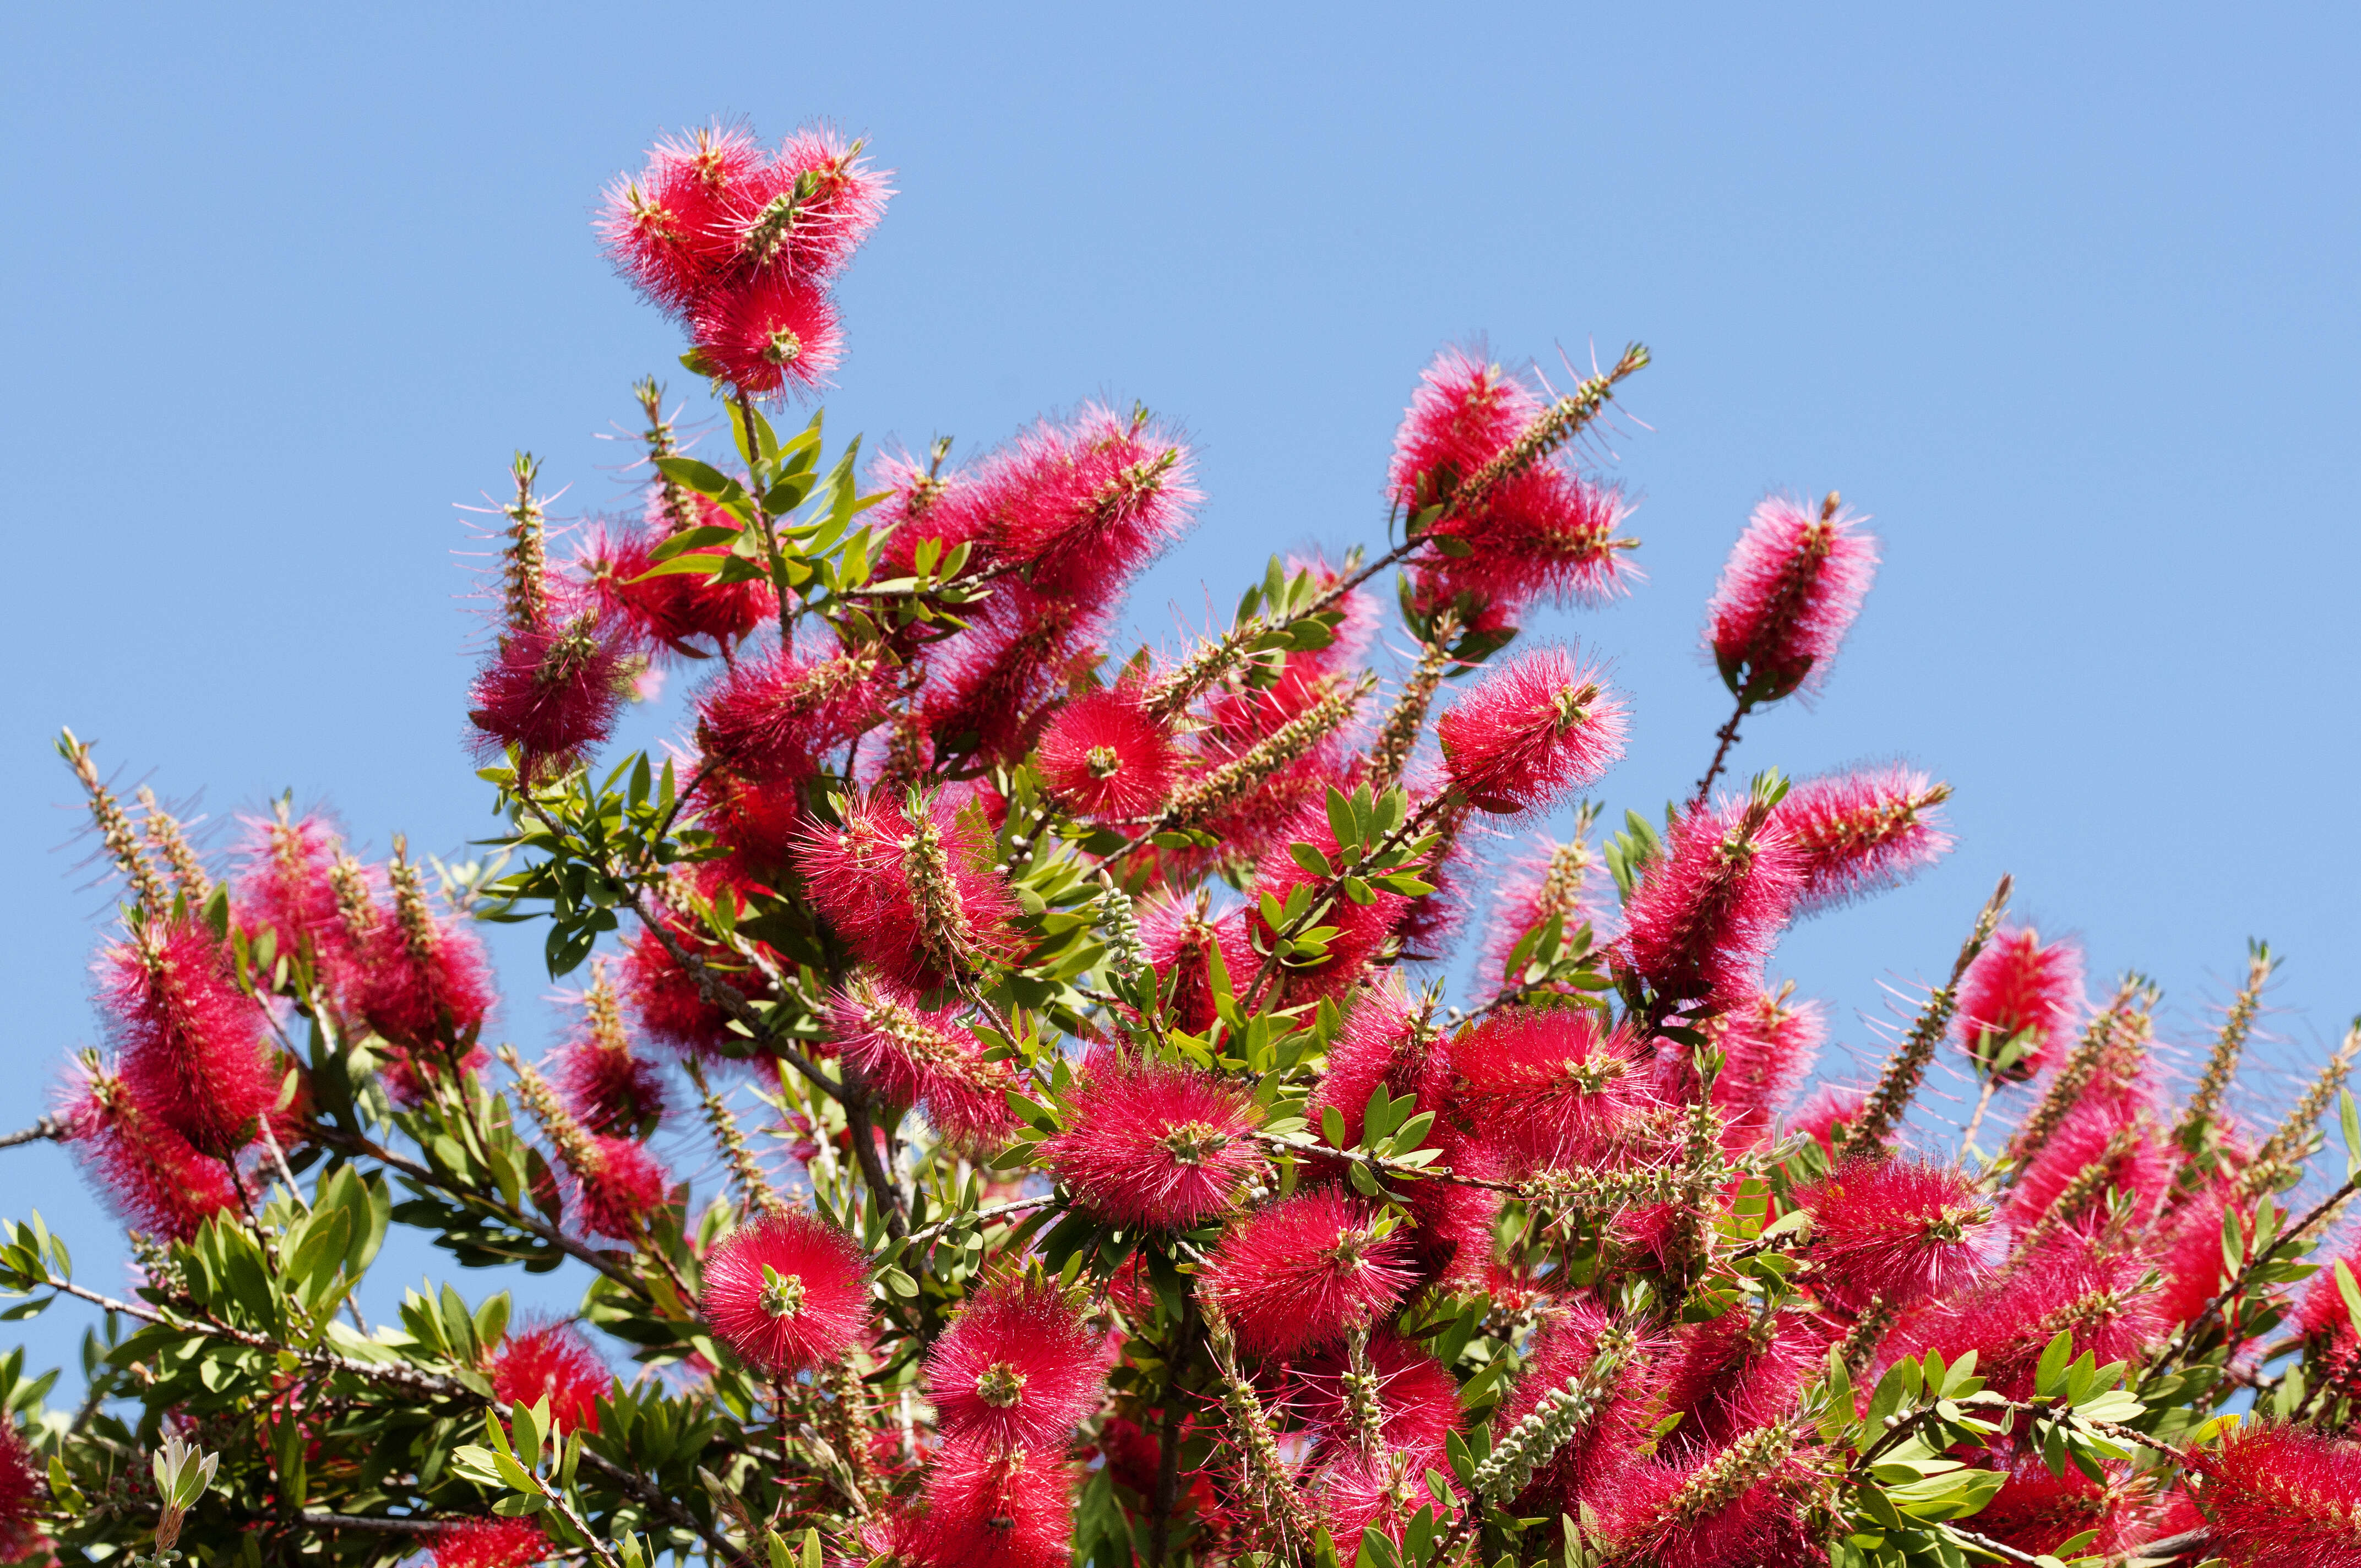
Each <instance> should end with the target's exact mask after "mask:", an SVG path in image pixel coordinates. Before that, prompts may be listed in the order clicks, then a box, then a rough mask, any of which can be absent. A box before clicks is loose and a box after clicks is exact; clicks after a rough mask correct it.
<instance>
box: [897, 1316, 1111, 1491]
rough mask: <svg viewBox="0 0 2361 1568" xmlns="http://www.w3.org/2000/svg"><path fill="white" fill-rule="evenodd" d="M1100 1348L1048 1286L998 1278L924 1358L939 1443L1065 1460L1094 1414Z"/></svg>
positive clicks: (1101, 1378)
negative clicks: (1070, 1440) (1069, 1445)
mask: <svg viewBox="0 0 2361 1568" xmlns="http://www.w3.org/2000/svg"><path fill="white" fill-rule="evenodd" d="M1104 1343H1105V1341H1104V1335H1102V1334H1099V1333H1096V1332H1093V1331H1092V1329H1091V1328H1090V1326H1089V1325H1088V1324H1087V1323H1086V1322H1084V1321H1083V1320H1082V1314H1081V1313H1080V1312H1078V1311H1076V1310H1074V1308H1073V1306H1072V1305H1071V1303H1070V1302H1068V1301H1067V1300H1066V1299H1065V1298H1064V1296H1063V1294H1062V1293H1061V1292H1060V1289H1059V1288H1058V1286H1057V1285H1056V1284H1055V1283H1054V1282H1051V1281H1047V1280H1042V1279H1038V1278H1036V1279H1027V1278H1025V1277H1022V1276H1018V1275H1004V1276H1002V1277H1000V1278H998V1279H995V1280H994V1281H992V1282H991V1283H990V1284H988V1285H985V1286H984V1287H983V1288H982V1289H981V1290H979V1291H978V1292H977V1293H976V1294H975V1295H974V1296H973V1297H972V1298H970V1299H969V1301H968V1305H967V1307H966V1309H965V1310H962V1311H961V1313H960V1315H959V1317H958V1319H957V1320H956V1321H953V1322H952V1324H951V1326H950V1329H949V1330H948V1331H947V1332H945V1333H944V1334H943V1336H942V1338H940V1339H939V1340H937V1341H936V1342H935V1346H934V1349H933V1350H932V1351H931V1352H930V1353H929V1354H928V1356H927V1395H928V1398H930V1399H932V1400H933V1401H934V1406H935V1419H936V1421H937V1423H938V1424H939V1427H940V1429H941V1431H942V1434H943V1436H944V1438H945V1439H946V1440H948V1441H950V1442H959V1443H974V1444H978V1445H981V1446H983V1447H984V1448H988V1449H996V1450H1006V1449H1033V1450H1036V1451H1038V1452H1040V1453H1059V1452H1060V1451H1062V1450H1063V1449H1064V1447H1065V1445H1066V1440H1067V1439H1068V1438H1069V1437H1071V1435H1072V1434H1073V1431H1074V1428H1075V1426H1076V1425H1077V1424H1079V1423H1080V1422H1081V1421H1082V1418H1083V1417H1085V1416H1087V1415H1089V1414H1090V1413H1091V1412H1092V1411H1093V1410H1094V1409H1098V1403H1099V1392H1100V1389H1101V1388H1102V1387H1104V1382H1105V1370H1106V1368H1105V1355H1104Z"/></svg>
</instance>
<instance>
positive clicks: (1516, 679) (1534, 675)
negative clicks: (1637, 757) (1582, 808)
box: [1434, 647, 1628, 815]
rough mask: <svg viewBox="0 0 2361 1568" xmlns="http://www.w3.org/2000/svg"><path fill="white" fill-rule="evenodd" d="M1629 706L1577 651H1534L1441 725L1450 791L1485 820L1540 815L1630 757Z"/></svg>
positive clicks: (1491, 678)
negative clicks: (1626, 743) (1626, 742)
mask: <svg viewBox="0 0 2361 1568" xmlns="http://www.w3.org/2000/svg"><path fill="white" fill-rule="evenodd" d="M1627 727H1628V721H1627V719H1626V718H1625V714H1624V707H1623V704H1622V702H1621V701H1620V700H1619V699H1618V698H1617V697H1616V696H1615V694H1614V693H1613V692H1611V691H1609V689H1608V687H1607V685H1606V684H1605V683H1604V682H1602V681H1601V680H1600V679H1599V678H1598V669H1597V667H1596V666H1594V665H1588V664H1583V663H1577V662H1576V655H1575V653H1574V652H1573V651H1572V650H1570V649H1566V648H1560V647H1547V648H1536V649H1534V650H1533V651H1532V652H1529V653H1525V654H1523V655H1521V656H1520V657H1518V658H1516V659H1512V660H1510V662H1509V663H1506V664H1504V665H1502V666H1501V667H1500V668H1499V669H1497V670H1495V671H1493V672H1492V673H1491V674H1489V675H1488V676H1486V677H1485V680H1484V683H1483V685H1479V686H1477V688H1476V689H1475V690H1474V691H1472V692H1470V693H1468V694H1467V695H1466V696H1464V697H1462V698H1460V699H1459V701H1458V702H1457V703H1456V704H1455V705H1454V706H1453V707H1450V708H1449V709H1448V710H1446V711H1445V712H1444V715H1443V717H1442V718H1439V719H1437V720H1436V721H1435V727H1434V728H1435V735H1436V738H1437V739H1438V740H1441V741H1442V743H1443V757H1444V764H1445V765H1446V766H1447V767H1448V768H1449V770H1450V773H1451V782H1452V783H1453V784H1455V785H1456V786H1458V788H1459V790H1460V791H1461V792H1462V793H1463V794H1465V795H1466V796H1467V798H1468V800H1469V801H1470V802H1471V803H1472V804H1473V805H1474V806H1476V807H1477V809H1478V810H1479V811H1489V812H1494V813H1498V814H1501V815H1509V814H1513V813H1515V812H1520V811H1529V810H1536V809H1539V808H1541V807H1543V806H1549V805H1550V804H1552V803H1553V802H1554V801H1556V800H1557V799H1558V798H1559V797H1560V796H1562V795H1565V792H1566V791H1568V790H1573V789H1587V788H1588V787H1589V786H1590V785H1591V784H1596V783H1597V782H1598V779H1599V776H1600V775H1601V774H1603V773H1606V772H1607V770H1608V769H1609V768H1610V767H1612V766H1614V764H1615V761H1616V759H1617V758H1619V757H1620V756H1622V754H1623V733H1624V730H1625V729H1626V728H1627Z"/></svg>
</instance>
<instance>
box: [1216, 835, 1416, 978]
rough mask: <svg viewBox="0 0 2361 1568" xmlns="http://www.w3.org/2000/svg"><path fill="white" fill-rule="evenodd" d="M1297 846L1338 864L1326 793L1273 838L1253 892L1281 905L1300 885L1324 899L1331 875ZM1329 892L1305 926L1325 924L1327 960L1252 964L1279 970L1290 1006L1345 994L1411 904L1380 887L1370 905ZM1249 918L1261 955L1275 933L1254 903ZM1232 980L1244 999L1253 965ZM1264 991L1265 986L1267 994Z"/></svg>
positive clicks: (1270, 960) (1259, 863)
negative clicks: (1313, 867)
mask: <svg viewBox="0 0 2361 1568" xmlns="http://www.w3.org/2000/svg"><path fill="white" fill-rule="evenodd" d="M1299 843H1301V844H1309V845H1311V846H1312V848H1313V849H1315V850H1319V851H1320V853H1321V854H1322V855H1323V856H1325V857H1326V858H1327V860H1328V862H1329V864H1331V865H1334V864H1336V863H1337V861H1338V860H1339V859H1340V858H1341V855H1340V851H1339V850H1338V849H1337V846H1336V830H1335V828H1334V827H1332V826H1330V824H1329V821H1328V810H1327V806H1325V804H1324V796H1323V804H1314V805H1309V806H1304V807H1303V808H1302V809H1301V810H1300V811H1298V812H1297V813H1296V814H1295V817H1294V820H1293V821H1292V822H1290V824H1289V825H1288V826H1287V828H1285V829H1284V830H1283V831H1281V832H1280V833H1279V834H1278V835H1277V836H1276V839H1275V841H1274V842H1273V843H1272V844H1271V846H1270V847H1269V848H1268V849H1267V850H1264V851H1263V854H1262V858H1261V860H1260V861H1257V863H1256V865H1255V883H1254V886H1255V892H1256V893H1257V894H1260V895H1264V896H1266V897H1268V898H1269V899H1272V900H1275V901H1276V902H1277V903H1278V904H1279V905H1280V906H1282V907H1284V906H1285V905H1286V903H1287V901H1288V898H1289V897H1290V895H1291V894H1293V893H1294V892H1295V890H1296V889H1298V888H1300V887H1309V888H1312V889H1314V890H1315V891H1314V896H1315V897H1319V896H1323V895H1322V894H1321V893H1320V892H1319V891H1318V890H1319V889H1320V888H1321V887H1322V885H1323V884H1324V883H1326V882H1327V880H1328V879H1327V878H1325V877H1322V876H1318V875H1315V874H1314V873H1312V872H1308V871H1306V870H1304V869H1303V868H1302V867H1301V865H1298V864H1297V863H1296V861H1295V857H1294V856H1293V855H1292V854H1290V852H1289V849H1290V845H1293V844H1299ZM1326 896H1328V897H1329V898H1330V900H1331V902H1330V903H1329V907H1328V911H1327V913H1326V914H1324V915H1323V916H1320V917H1319V919H1318V920H1317V921H1316V922H1315V923H1314V924H1313V925H1312V926H1310V927H1306V928H1305V929H1306V931H1315V930H1322V929H1326V930H1329V931H1330V932H1331V933H1332V934H1331V935H1329V936H1328V937H1326V938H1323V946H1324V947H1325V948H1326V950H1327V957H1326V958H1325V959H1323V960H1320V961H1318V962H1317V963H1313V962H1312V960H1309V959H1301V958H1299V959H1295V960H1294V963H1295V964H1296V965H1302V966H1305V967H1290V965H1288V964H1287V963H1284V962H1282V960H1281V959H1279V956H1278V955H1277V954H1276V953H1272V954H1271V956H1270V957H1269V958H1268V959H1263V958H1261V957H1259V956H1257V961H1256V964H1255V966H1254V968H1255V969H1260V968H1262V967H1263V966H1264V965H1265V964H1266V963H1267V964H1268V965H1269V966H1272V967H1274V968H1277V969H1279V971H1280V976H1281V977H1282V978H1283V979H1284V980H1285V981H1286V988H1287V998H1288V1001H1289V1003H1290V1004H1292V1003H1301V1002H1309V1001H1312V1000H1314V999H1317V998H1320V997H1336V996H1342V995H1344V994H1345V992H1347V991H1349V990H1351V989H1352V987H1353V986H1354V985H1355V984H1356V982H1357V981H1359V980H1360V978H1361V971H1362V970H1363V968H1364V967H1365V966H1366V965H1367V964H1368V962H1369V961H1370V960H1371V959H1374V958H1376V957H1378V954H1379V953H1380V951H1381V950H1383V949H1384V948H1385V946H1386V944H1387V942H1388V941H1389V940H1390V939H1391V938H1393V935H1394V928H1395V927H1397V926H1398V925H1400V923H1401V918H1402V914H1403V912H1404V910H1405V909H1406V908H1407V907H1408V906H1409V903H1410V901H1409V900H1408V899H1406V898H1404V897H1403V896H1402V895H1401V894H1396V893H1387V892H1385V891H1383V890H1382V889H1373V890H1371V893H1370V897H1369V902H1368V903H1367V904H1356V903H1355V902H1354V901H1353V900H1352V899H1350V898H1348V897H1346V896H1345V894H1343V893H1342V892H1339V891H1334V890H1330V891H1329V893H1328V894H1327V895H1326ZM1246 923H1247V929H1248V930H1249V931H1250V932H1251V933H1252V934H1253V937H1254V939H1255V945H1256V947H1257V948H1258V949H1259V950H1260V951H1261V952H1268V951H1269V949H1270V948H1271V945H1272V943H1273V941H1274V939H1275V938H1277V936H1278V933H1277V932H1276V931H1274V930H1273V929H1272V928H1271V925H1270V922H1269V921H1268V919H1266V918H1265V917H1264V916H1263V913H1262V909H1261V907H1260V905H1255V906H1253V907H1250V908H1249V909H1248V910H1247V912H1246ZM1299 936H1301V933H1299ZM1230 980H1231V983H1233V984H1234V985H1235V986H1236V987H1237V992H1238V995H1239V997H1240V998H1241V999H1243V998H1245V997H1246V996H1247V995H1249V994H1251V993H1252V992H1253V990H1254V983H1255V973H1254V970H1248V971H1247V972H1246V973H1245V974H1234V975H1232V976H1231V977H1230ZM1269 989H1270V988H1268V987H1266V994H1268V991H1269Z"/></svg>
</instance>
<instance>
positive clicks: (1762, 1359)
mask: <svg viewBox="0 0 2361 1568" xmlns="http://www.w3.org/2000/svg"><path fill="white" fill-rule="evenodd" d="M1827 1368H1828V1334H1827V1333H1826V1332H1824V1331H1823V1330H1822V1329H1821V1328H1820V1327H1819V1326H1818V1325H1817V1323H1816V1322H1815V1321H1813V1320H1811V1319H1810V1318H1807V1317H1806V1316H1804V1315H1803V1314H1801V1313H1795V1312H1779V1313H1773V1314H1772V1315H1771V1316H1770V1317H1768V1318H1757V1317H1755V1316H1754V1315H1753V1314H1752V1312H1750V1311H1748V1310H1745V1309H1744V1308H1740V1309H1738V1310H1733V1311H1729V1312H1724V1313H1723V1314H1722V1315H1721V1316H1720V1317H1719V1318H1715V1319H1713V1320H1711V1321H1708V1322H1702V1323H1688V1324H1685V1325H1683V1326H1682V1327H1681V1328H1680V1329H1678V1330H1677V1331H1675V1337H1674V1343H1673V1345H1672V1347H1671V1348H1670V1350H1668V1351H1667V1352H1666V1353H1665V1354H1664V1355H1662V1356H1660V1357H1659V1358H1657V1362H1656V1376H1657V1377H1658V1379H1659V1382H1658V1385H1657V1387H1658V1388H1659V1390H1660V1395H1661V1398H1663V1400H1664V1413H1665V1414H1666V1415H1670V1414H1672V1413H1673V1412H1674V1411H1675V1410H1677V1411H1679V1412H1680V1413H1681V1424H1680V1425H1678V1426H1676V1427H1675V1428H1674V1429H1673V1430H1672V1431H1671V1432H1670V1433H1669V1434H1667V1435H1666V1437H1665V1439H1664V1452H1665V1453H1667V1455H1669V1456H1675V1457H1686V1456H1689V1455H1693V1454H1697V1453H1706V1452H1710V1451H1711V1450H1713V1449H1717V1448H1719V1447H1721V1446H1722V1445H1723V1444H1724V1443H1728V1442H1734V1441H1735V1440H1737V1439H1738V1438H1740V1437H1742V1436H1744V1435H1745V1434H1746V1433H1748V1432H1750V1431H1754V1430H1756V1429H1757V1428H1760V1427H1765V1426H1773V1425H1775V1424H1777V1423H1779V1422H1781V1421H1784V1420H1787V1419H1788V1418H1789V1417H1790V1416H1792V1415H1794V1414H1795V1401H1796V1398H1798V1396H1800V1395H1801V1394H1802V1392H1803V1388H1804V1385H1805V1384H1806V1383H1807V1382H1809V1381H1810V1380H1811V1379H1812V1378H1814V1377H1816V1376H1818V1375H1819V1374H1821V1373H1822V1372H1824V1371H1826V1370H1827Z"/></svg>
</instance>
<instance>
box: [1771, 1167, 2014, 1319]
mask: <svg viewBox="0 0 2361 1568" xmlns="http://www.w3.org/2000/svg"><path fill="white" fill-rule="evenodd" d="M1796 1201H1797V1202H1798V1203H1800V1204H1801V1205H1802V1206H1804V1207H1805V1208H1807V1209H1809V1210H1811V1212H1812V1252H1811V1255H1812V1259H1813V1261H1814V1262H1815V1263H1816V1264H1817V1265H1818V1272H1817V1274H1816V1275H1814V1276H1813V1278H1814V1280H1815V1282H1816V1288H1817V1290H1818V1291H1819V1293H1820V1295H1821V1296H1822V1297H1824V1298H1825V1299H1828V1300H1830V1301H1834V1302H1836V1303H1838V1304H1839V1305H1841V1306H1844V1307H1848V1308H1850V1309H1853V1310H1861V1309H1863V1308H1865V1307H1867V1306H1868V1304H1869V1303H1870V1301H1871V1300H1872V1299H1877V1300H1882V1301H1883V1302H1884V1303H1885V1305H1886V1306H1888V1307H1891V1308H1894V1309H1897V1310H1898V1309H1900V1308H1904V1307H1909V1306H1915V1305H1916V1304H1917V1303H1918V1302H1919V1301H1922V1300H1924V1299H1927V1298H1928V1297H1930V1296H1933V1297H1943V1298H1949V1297H1952V1296H1956V1295H1957V1294H1959V1293H1960V1291H1961V1290H1964V1289H1966V1288H1969V1287H1970V1286H1972V1285H1973V1284H1975V1282H1976V1281H1977V1280H1978V1279H1979V1278H1980V1277H1982V1274H1983V1272H1984V1266H1983V1258H1982V1253H1983V1249H1984V1246H1985V1244H1986V1243H1987V1241H1988V1240H1989V1238H1990V1236H1991V1234H1992V1226H1991V1223H1990V1221H1991V1217H1992V1209H1991V1205H1990V1204H1989V1203H1988V1202H1987V1201H1985V1200H1984V1197H1983V1195H1982V1192H1981V1190H1979V1189H1978V1186H1977V1183H1976V1180H1975V1179H1974V1178H1973V1177H1972V1176H1971V1175H1970V1174H1969V1173H1968V1172H1966V1171H1964V1170H1956V1169H1947V1168H1941V1167H1938V1166H1931V1165H1918V1164H1915V1163H1912V1162H1910V1161H1907V1160H1877V1161H1859V1162H1851V1163H1848V1164H1846V1165H1843V1166H1840V1167H1839V1168H1837V1170H1836V1171H1835V1172H1834V1173H1833V1174H1831V1175H1830V1176H1829V1177H1828V1179H1826V1180H1824V1181H1821V1182H1820V1183H1818V1184H1817V1186H1814V1187H1812V1188H1810V1189H1808V1190H1806V1191H1804V1192H1802V1193H1800V1194H1798V1195H1797V1199H1796Z"/></svg>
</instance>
